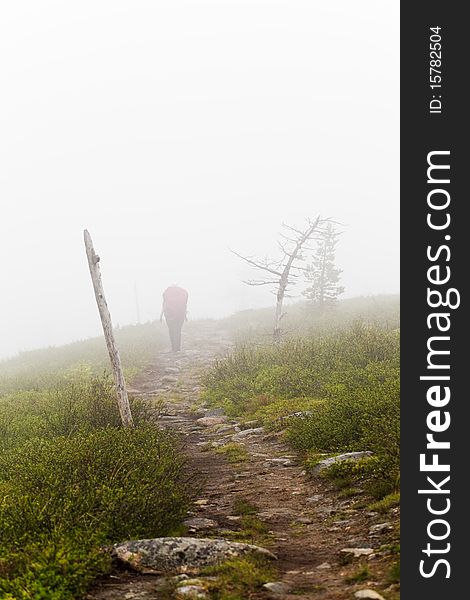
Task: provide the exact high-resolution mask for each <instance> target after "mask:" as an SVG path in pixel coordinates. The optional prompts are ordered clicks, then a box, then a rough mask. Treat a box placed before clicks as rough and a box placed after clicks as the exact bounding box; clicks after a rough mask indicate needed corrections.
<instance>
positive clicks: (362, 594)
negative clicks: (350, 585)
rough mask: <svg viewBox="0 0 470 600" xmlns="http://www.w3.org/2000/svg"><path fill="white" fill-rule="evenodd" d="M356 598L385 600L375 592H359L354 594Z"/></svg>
mask: <svg viewBox="0 0 470 600" xmlns="http://www.w3.org/2000/svg"><path fill="white" fill-rule="evenodd" d="M354 597H355V598H368V599H370V600H385V599H384V597H383V596H381V595H380V594H379V593H378V592H376V591H375V590H359V591H358V592H354Z"/></svg>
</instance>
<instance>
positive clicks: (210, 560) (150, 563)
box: [111, 537, 276, 574]
mask: <svg viewBox="0 0 470 600" xmlns="http://www.w3.org/2000/svg"><path fill="white" fill-rule="evenodd" d="M111 554H112V555H113V556H114V557H116V558H117V559H118V560H120V561H121V562H123V563H125V564H126V565H127V566H129V567H131V568H132V569H134V570H136V571H139V572H140V573H165V574H167V573H171V572H173V573H198V572H199V571H200V570H201V569H203V568H205V567H210V566H215V565H217V564H219V563H221V562H224V561H226V560H228V559H229V558H234V557H237V556H243V555H246V554H257V555H261V556H264V557H266V558H270V559H276V556H275V555H274V554H272V553H271V552H269V550H266V549H265V548H261V547H259V546H254V545H252V544H242V543H239V542H230V541H228V540H223V539H204V538H192V537H167V538H154V539H147V540H131V541H128V542H123V543H121V544H114V546H113V547H112V549H111Z"/></svg>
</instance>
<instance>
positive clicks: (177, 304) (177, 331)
mask: <svg viewBox="0 0 470 600" xmlns="http://www.w3.org/2000/svg"><path fill="white" fill-rule="evenodd" d="M187 303H188V292H187V291H186V290H184V289H183V288H181V287H179V286H177V285H175V284H173V285H171V286H170V287H168V288H167V289H166V290H165V291H164V292H163V305H162V312H161V314H160V323H161V322H162V321H163V315H165V321H166V324H167V325H168V332H169V334H170V341H171V349H172V350H173V352H178V351H179V350H181V328H182V327H183V323H184V321H187V316H186V305H187Z"/></svg>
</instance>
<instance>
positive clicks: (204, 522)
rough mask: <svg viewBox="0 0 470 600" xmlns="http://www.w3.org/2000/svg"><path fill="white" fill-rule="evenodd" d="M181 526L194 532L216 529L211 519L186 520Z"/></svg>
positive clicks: (215, 522) (216, 525) (216, 524)
mask: <svg viewBox="0 0 470 600" xmlns="http://www.w3.org/2000/svg"><path fill="white" fill-rule="evenodd" d="M183 525H185V526H186V527H189V528H190V529H195V530H196V531H198V530H200V529H214V528H216V527H218V525H219V524H218V523H217V521H213V520H212V519H205V518H204V517H194V519H187V520H186V521H183Z"/></svg>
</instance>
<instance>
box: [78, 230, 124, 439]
mask: <svg viewBox="0 0 470 600" xmlns="http://www.w3.org/2000/svg"><path fill="white" fill-rule="evenodd" d="M83 233H84V238H85V248H86V255H87V258H88V266H89V267H90V275H91V280H92V282H93V289H94V290H95V298H96V303H97V304H98V310H99V313H100V318H101V324H102V325H103V332H104V337H105V340H106V345H107V346H108V352H109V358H110V360H111V366H112V368H113V375H114V382H115V384H116V391H117V401H118V406H119V413H120V414H121V421H122V424H123V425H124V427H133V426H134V422H133V420H132V414H131V407H130V406H129V398H128V396H127V390H126V382H125V380H124V373H123V371H122V365H121V357H120V356H119V351H118V349H117V346H116V341H115V339H114V332H113V325H112V322H111V315H110V313H109V309H108V305H107V303H106V298H105V296H104V290H103V283H102V281H101V272H100V266H99V262H100V257H99V256H98V255H97V254H96V252H95V250H94V248H93V242H92V240H91V236H90V234H89V233H88V230H86V229H85V231H84V232H83Z"/></svg>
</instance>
